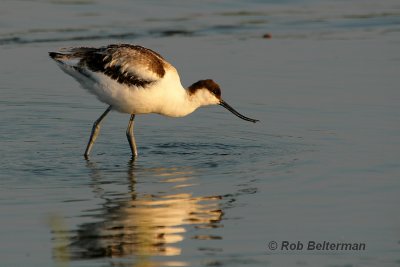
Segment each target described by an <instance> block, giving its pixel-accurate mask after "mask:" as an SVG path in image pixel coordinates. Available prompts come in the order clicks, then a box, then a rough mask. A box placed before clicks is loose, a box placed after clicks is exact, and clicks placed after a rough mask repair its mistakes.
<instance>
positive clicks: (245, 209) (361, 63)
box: [0, 0, 400, 266]
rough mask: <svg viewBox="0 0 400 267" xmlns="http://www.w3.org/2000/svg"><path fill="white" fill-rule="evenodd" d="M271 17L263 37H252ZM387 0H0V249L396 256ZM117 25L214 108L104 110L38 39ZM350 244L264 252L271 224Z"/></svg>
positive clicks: (254, 257)
mask: <svg viewBox="0 0 400 267" xmlns="http://www.w3.org/2000/svg"><path fill="white" fill-rule="evenodd" d="M265 33H271V34H272V38H271V39H265V38H262V36H263V35H264V34H265ZM399 33H400V2H399V1H395V0H393V1H390V0H385V1H356V0H352V1H311V0H310V1H307V0H306V1H290V0H288V1H273V0H271V1H261V0H260V1H256V0H254V1H218V2H217V3H215V2H214V1H203V2H200V1H197V2H194V1H193V2H189V1H168V3H167V1H136V2H134V1H123V0H118V1H105V0H99V1H97V0H92V1H90V0H77V1H66V0H65V1H64V0H53V1H51V0H48V1H45V0H43V1H15V0H12V1H11V0H3V1H2V2H1V4H0V45H1V46H0V58H1V64H0V81H1V82H0V90H1V91H0V92H1V97H0V149H1V150H0V151H1V159H0V176H1V179H0V216H1V220H0V237H1V239H0V260H1V263H0V265H1V266H296V265H297V266H399V265H400V245H399V243H400V212H399V205H398V203H399V200H400V181H399V174H400V164H399V156H400V155H399V152H400V124H399V123H400V119H399V118H400V104H399V103H400V91H399V84H400V75H399V74H400V72H399V70H400V53H399V47H400V34H399ZM111 42H130V43H138V44H142V45H144V46H148V47H150V48H152V49H154V50H156V51H159V52H160V53H161V54H162V55H164V56H165V58H167V59H168V60H169V61H170V62H171V63H172V64H174V65H175V66H176V68H177V69H178V70H179V72H180V74H181V79H182V83H183V84H184V85H186V86H188V85H190V84H191V83H192V82H194V81H197V80H199V79H203V78H213V79H215V80H216V81H217V82H218V83H219V84H220V85H221V87H222V90H223V96H224V99H225V100H226V101H227V102H228V103H230V104H231V105H232V106H234V107H236V108H237V109H238V110H239V111H241V112H242V113H244V114H245V115H248V116H249V117H254V118H258V119H260V120H261V122H260V123H258V124H250V123H247V122H244V121H241V120H239V119H238V118H236V117H234V116H233V115H232V114H230V113H228V112H227V111H226V110H223V109H222V108H220V107H209V108H204V109H200V110H198V111H196V112H195V113H194V114H192V115H190V116H188V117H186V118H180V119H171V118H165V117H161V116H158V115H143V116H139V117H138V118H137V122H136V138H137V142H138V145H139V153H140V157H139V159H138V160H137V161H135V162H131V161H130V160H129V156H130V155H129V153H130V150H129V146H128V143H127V141H126V139H125V128H126V126H127V123H128V119H129V116H128V115H126V114H118V113H115V112H114V113H111V114H110V115H109V116H108V117H107V118H106V120H105V123H104V126H103V128H102V132H101V135H100V137H99V138H98V140H97V143H96V145H95V147H94V150H93V152H92V153H93V154H92V157H91V159H90V160H89V161H85V160H84V159H83V156H82V154H83V152H84V148H85V146H86V141H87V139H88V137H89V133H90V129H91V126H92V123H93V121H94V120H95V119H96V118H97V117H98V116H99V115H100V114H101V113H102V112H103V111H104V110H105V108H106V106H105V105H104V104H102V103H99V102H98V101H97V100H96V99H95V98H94V97H93V96H91V95H89V94H88V93H87V92H86V91H84V90H82V89H81V88H79V85H78V84H77V83H76V82H75V81H74V80H73V79H71V78H70V77H67V76H66V75H65V74H64V73H62V72H61V71H60V70H59V69H58V68H57V67H56V65H55V64H54V63H53V62H51V60H50V59H49V58H48V56H47V52H48V51H52V50H55V49H58V48H60V47H68V46H79V45H89V46H95V45H105V44H108V43H111ZM273 240H274V241H277V242H278V243H280V242H281V241H283V240H288V241H291V242H297V241H300V242H303V243H306V242H308V241H309V240H315V241H329V242H363V243H365V244H366V250H365V251H358V252H357V251H336V252H335V251H333V252H332V251H306V250H302V251H281V250H279V249H278V250H276V251H271V250H270V249H268V247H267V245H268V243H269V242H270V241H273Z"/></svg>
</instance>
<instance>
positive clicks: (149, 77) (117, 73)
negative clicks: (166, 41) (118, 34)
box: [53, 44, 168, 87]
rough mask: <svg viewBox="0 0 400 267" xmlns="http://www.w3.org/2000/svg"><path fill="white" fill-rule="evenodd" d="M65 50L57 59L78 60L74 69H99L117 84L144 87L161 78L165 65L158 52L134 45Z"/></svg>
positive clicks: (83, 70) (94, 70) (97, 70)
mask: <svg viewBox="0 0 400 267" xmlns="http://www.w3.org/2000/svg"><path fill="white" fill-rule="evenodd" d="M65 51H66V52H67V53H66V54H58V55H59V60H61V61H67V60H70V61H73V60H74V59H78V60H79V61H78V63H77V64H76V65H75V68H77V69H78V70H79V69H80V71H82V72H85V71H86V70H88V71H91V72H95V73H98V72H100V73H103V74H105V75H107V76H109V77H110V78H111V79H114V80H116V81H117V82H119V83H121V84H126V85H130V86H136V87H145V86H146V85H147V84H150V83H152V82H155V81H157V80H159V79H161V78H162V77H164V75H165V67H166V65H167V64H168V63H166V61H165V60H164V59H163V58H162V57H161V56H160V55H159V54H158V53H156V52H154V51H152V50H150V49H148V48H144V47H142V46H138V45H130V44H117V45H116V44H115V45H109V46H106V47H100V48H91V47H76V48H70V49H68V50H65ZM53 58H54V57H53ZM55 59H56V58H55ZM56 60H57V59H56ZM86 74H88V75H89V74H90V73H86Z"/></svg>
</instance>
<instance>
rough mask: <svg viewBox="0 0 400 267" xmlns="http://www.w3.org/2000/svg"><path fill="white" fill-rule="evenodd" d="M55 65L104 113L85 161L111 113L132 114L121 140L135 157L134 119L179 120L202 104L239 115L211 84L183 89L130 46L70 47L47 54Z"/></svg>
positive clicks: (159, 64)
mask: <svg viewBox="0 0 400 267" xmlns="http://www.w3.org/2000/svg"><path fill="white" fill-rule="evenodd" d="M49 55H50V57H51V58H52V59H54V60H55V61H56V62H57V64H58V66H59V67H60V68H61V69H62V70H63V71H64V72H65V73H67V74H69V75H71V76H72V77H74V78H75V79H76V80H77V81H78V82H79V83H80V84H81V85H82V87H83V88H85V89H87V90H88V91H89V92H90V93H92V94H94V95H95V96H96V97H97V98H98V99H99V100H100V101H101V102H103V103H106V104H107V105H108V108H107V109H106V111H105V112H104V113H103V114H102V115H101V116H100V117H99V118H98V119H97V120H96V121H95V122H94V124H93V128H92V132H91V135H90V139H89V142H88V144H87V147H86V150H85V154H84V156H85V157H86V158H88V156H89V153H90V151H91V149H92V147H93V144H94V142H95V140H96V138H97V136H98V134H99V130H100V125H101V122H102V120H103V119H104V118H105V117H106V115H107V114H108V113H109V112H110V111H111V110H117V111H119V112H122V113H128V114H131V117H130V119H129V123H128V128H127V130H126V136H127V138H128V142H129V145H130V148H131V151H132V157H133V158H135V157H137V155H138V153H137V147H136V142H135V137H134V134H133V124H134V119H135V116H136V115H138V114H146V113H157V114H161V115H165V116H169V117H183V116H186V115H188V114H190V113H192V112H193V111H195V110H196V109H197V108H199V107H202V106H206V105H221V106H223V107H224V108H226V109H227V110H229V111H230V112H232V113H233V114H235V115H236V116H238V117H239V118H241V119H243V120H246V121H250V122H257V121H258V120H255V119H250V118H248V117H245V116H243V115H242V114H240V113H239V112H237V111H236V110H235V109H233V108H232V107H231V106H230V105H228V104H227V103H226V102H225V101H224V100H222V99H221V89H220V87H219V85H218V84H217V83H215V82H214V81H213V80H210V79H207V80H200V81H198V82H195V83H194V84H192V85H191V86H189V87H188V88H187V89H185V88H184V87H183V86H182V84H181V82H180V78H179V74H178V72H177V71H176V69H175V68H174V67H173V66H172V65H171V64H170V63H168V62H167V61H166V60H165V59H164V58H163V57H162V56H161V55H159V54H158V53H156V52H154V51H153V50H151V49H148V48H145V47H142V46H139V45H131V44H111V45H108V46H103V47H99V48H94V47H74V48H68V49H62V50H61V51H59V52H49Z"/></svg>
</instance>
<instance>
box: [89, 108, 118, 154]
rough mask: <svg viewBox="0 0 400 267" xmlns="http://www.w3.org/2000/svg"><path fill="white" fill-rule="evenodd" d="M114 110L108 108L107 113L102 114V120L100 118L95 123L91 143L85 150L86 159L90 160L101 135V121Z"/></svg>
mask: <svg viewBox="0 0 400 267" xmlns="http://www.w3.org/2000/svg"><path fill="white" fill-rule="evenodd" d="M111 109H112V107H111V106H109V107H108V108H107V110H106V111H104V113H103V114H101V116H100V118H98V119H97V120H96V121H95V122H94V123H93V128H92V133H91V134H90V139H89V143H88V144H87V147H86V150H85V154H84V156H85V158H86V159H87V158H89V153H90V150H92V147H93V144H94V141H96V138H97V136H98V135H99V131H100V124H101V121H102V120H103V119H104V118H105V116H107V114H108V112H110V111H111Z"/></svg>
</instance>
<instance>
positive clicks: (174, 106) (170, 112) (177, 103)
mask: <svg viewBox="0 0 400 267" xmlns="http://www.w3.org/2000/svg"><path fill="white" fill-rule="evenodd" d="M165 104H166V105H162V107H161V108H162V110H161V112H160V113H161V114H164V115H167V116H169V117H184V116H186V115H189V114H190V113H192V112H193V111H195V110H196V109H197V108H199V107H200V106H201V104H200V102H199V101H198V99H197V98H196V96H194V95H192V94H190V92H189V90H188V89H185V88H183V87H182V89H181V90H176V91H174V94H173V95H171V94H169V95H168V97H166V98H165Z"/></svg>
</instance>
